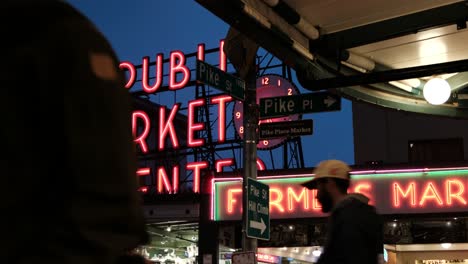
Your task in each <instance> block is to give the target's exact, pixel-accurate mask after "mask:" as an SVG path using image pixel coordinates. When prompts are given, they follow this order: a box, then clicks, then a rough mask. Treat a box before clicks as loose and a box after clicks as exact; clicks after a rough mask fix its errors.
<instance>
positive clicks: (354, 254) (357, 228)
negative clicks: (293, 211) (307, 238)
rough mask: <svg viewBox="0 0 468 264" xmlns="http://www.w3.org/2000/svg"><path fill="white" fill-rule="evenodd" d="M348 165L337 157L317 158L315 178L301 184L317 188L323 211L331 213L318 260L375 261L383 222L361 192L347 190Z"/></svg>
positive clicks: (324, 263)
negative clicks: (333, 158) (331, 158)
mask: <svg viewBox="0 0 468 264" xmlns="http://www.w3.org/2000/svg"><path fill="white" fill-rule="evenodd" d="M350 171H351V169H350V167H349V166H348V165H347V164H346V163H344V162H343V161H340V160H326V161H322V162H320V163H319V164H318V165H317V167H316V168H315V170H314V178H313V179H312V180H310V181H307V182H304V183H302V184H301V185H302V186H304V187H306V188H308V189H317V199H318V201H319V202H320V204H321V205H322V211H323V212H324V213H330V218H329V226H328V236H327V241H326V243H325V245H324V250H323V253H322V255H321V256H320V258H319V260H318V263H319V264H333V263H337V264H338V263H340V264H347V263H349V264H352V263H360V264H376V263H380V262H381V254H382V251H383V224H382V220H381V217H380V216H379V215H378V213H377V211H376V209H375V208H374V207H373V206H371V205H369V204H368V201H369V199H368V198H367V197H366V196H364V195H362V194H348V187H349V185H350V180H351V179H350Z"/></svg>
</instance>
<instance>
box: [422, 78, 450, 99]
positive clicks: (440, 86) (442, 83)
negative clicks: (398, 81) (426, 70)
mask: <svg viewBox="0 0 468 264" xmlns="http://www.w3.org/2000/svg"><path fill="white" fill-rule="evenodd" d="M450 93H451V89H450V85H449V84H448V82H447V81H446V80H444V79H442V78H432V79H430V80H429V81H428V82H427V83H426V84H425V85H424V88H423V95H424V99H426V101H427V102H428V103H430V104H433V105H440V104H443V103H445V102H447V100H448V99H449V98H450Z"/></svg>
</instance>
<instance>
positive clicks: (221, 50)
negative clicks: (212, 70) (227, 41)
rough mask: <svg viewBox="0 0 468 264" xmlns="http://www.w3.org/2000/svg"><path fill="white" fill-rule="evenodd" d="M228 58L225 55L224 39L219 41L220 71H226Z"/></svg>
mask: <svg viewBox="0 0 468 264" xmlns="http://www.w3.org/2000/svg"><path fill="white" fill-rule="evenodd" d="M226 65H227V58H226V53H224V39H222V40H220V41H219V69H221V70H222V71H226Z"/></svg>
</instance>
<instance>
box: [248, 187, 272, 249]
mask: <svg viewBox="0 0 468 264" xmlns="http://www.w3.org/2000/svg"><path fill="white" fill-rule="evenodd" d="M247 186H248V193H247V205H248V207H247V236H248V237H252V238H258V239H263V240H269V239H270V187H269V186H268V185H266V184H264V183H261V182H259V181H256V180H254V179H251V178H248V179H247Z"/></svg>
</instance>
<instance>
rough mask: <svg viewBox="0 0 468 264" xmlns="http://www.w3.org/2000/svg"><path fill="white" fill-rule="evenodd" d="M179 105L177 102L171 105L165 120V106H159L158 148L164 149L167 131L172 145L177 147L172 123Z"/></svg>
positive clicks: (177, 142) (177, 143)
mask: <svg viewBox="0 0 468 264" xmlns="http://www.w3.org/2000/svg"><path fill="white" fill-rule="evenodd" d="M179 106H180V105H179V104H175V105H174V106H173V107H172V110H171V113H170V114H169V117H168V118H167V121H165V119H166V107H165V106H161V107H159V150H163V149H164V145H165V142H166V140H165V139H166V136H167V133H169V135H170V137H171V142H172V146H174V148H178V147H179V141H178V140H177V136H176V132H175V128H174V124H173V123H172V122H173V121H174V118H175V116H176V114H177V110H179Z"/></svg>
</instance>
